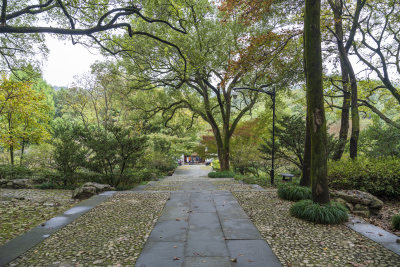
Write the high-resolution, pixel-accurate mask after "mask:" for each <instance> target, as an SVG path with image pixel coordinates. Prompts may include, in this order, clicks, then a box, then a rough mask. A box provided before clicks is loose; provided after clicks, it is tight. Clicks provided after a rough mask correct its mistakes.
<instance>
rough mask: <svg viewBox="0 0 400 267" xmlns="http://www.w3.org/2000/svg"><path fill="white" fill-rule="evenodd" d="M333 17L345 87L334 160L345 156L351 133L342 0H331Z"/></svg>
mask: <svg viewBox="0 0 400 267" xmlns="http://www.w3.org/2000/svg"><path fill="white" fill-rule="evenodd" d="M329 3H330V5H331V8H332V11H333V17H334V21H335V34H336V42H337V47H338V51H339V59H340V69H341V71H342V89H343V104H342V116H341V120H340V131H339V144H338V146H337V148H336V151H335V153H334V155H333V160H340V159H341V158H342V156H343V152H344V149H345V146H346V141H347V136H348V133H349V114H350V101H351V98H350V96H351V95H350V92H349V72H348V70H347V67H346V63H345V59H344V56H343V55H342V54H341V52H340V51H342V52H345V53H346V54H347V51H346V50H345V49H344V47H342V46H343V23H342V12H343V2H342V0H335V2H333V1H329ZM349 41H351V40H349Z"/></svg>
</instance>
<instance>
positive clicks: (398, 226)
mask: <svg viewBox="0 0 400 267" xmlns="http://www.w3.org/2000/svg"><path fill="white" fill-rule="evenodd" d="M392 228H393V229H395V230H400V214H396V215H393V216H392Z"/></svg>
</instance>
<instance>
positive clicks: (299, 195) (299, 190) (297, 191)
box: [278, 184, 311, 201]
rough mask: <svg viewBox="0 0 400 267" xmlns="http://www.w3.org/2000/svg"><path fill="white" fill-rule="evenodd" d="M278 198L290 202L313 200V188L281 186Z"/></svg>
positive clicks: (291, 185)
mask: <svg viewBox="0 0 400 267" xmlns="http://www.w3.org/2000/svg"><path fill="white" fill-rule="evenodd" d="M278 196H279V197H280V198H282V199H286V200H290V201H299V200H303V199H311V188H310V187H305V186H298V185H293V184H281V185H279V186H278Z"/></svg>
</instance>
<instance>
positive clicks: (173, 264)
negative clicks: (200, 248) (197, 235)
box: [135, 242, 185, 267]
mask: <svg viewBox="0 0 400 267" xmlns="http://www.w3.org/2000/svg"><path fill="white" fill-rule="evenodd" d="M184 246H185V243H184V242H147V243H146V245H145V247H144V249H143V251H142V253H141V254H140V257H139V259H138V260H137V262H136V264H135V266H136V267H160V266H162V267H177V266H182V264H183V258H184V257H183V250H184Z"/></svg>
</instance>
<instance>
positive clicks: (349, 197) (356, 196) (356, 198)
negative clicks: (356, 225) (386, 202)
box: [331, 190, 383, 217]
mask: <svg viewBox="0 0 400 267" xmlns="http://www.w3.org/2000/svg"><path fill="white" fill-rule="evenodd" d="M331 197H332V199H333V200H334V201H336V202H339V203H342V204H344V205H345V206H346V207H347V208H348V209H349V210H350V211H351V212H352V213H354V214H356V215H360V216H363V217H369V216H371V215H377V214H378V213H379V211H380V210H381V209H382V207H383V202H382V201H381V200H380V199H378V198H377V197H375V196H373V195H371V194H370V193H367V192H363V191H359V190H338V191H332V192H331Z"/></svg>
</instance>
